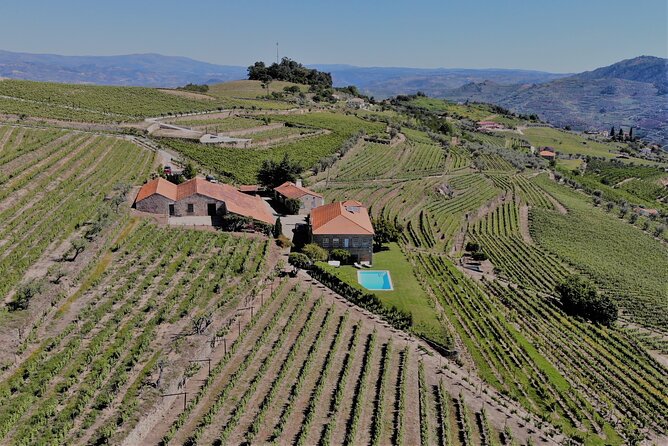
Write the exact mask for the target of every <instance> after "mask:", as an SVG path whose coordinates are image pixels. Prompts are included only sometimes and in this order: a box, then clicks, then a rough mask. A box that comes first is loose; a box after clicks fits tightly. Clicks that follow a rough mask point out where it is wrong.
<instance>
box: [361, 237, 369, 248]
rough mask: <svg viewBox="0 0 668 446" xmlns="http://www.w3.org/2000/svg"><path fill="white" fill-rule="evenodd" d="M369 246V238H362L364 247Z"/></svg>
mask: <svg viewBox="0 0 668 446" xmlns="http://www.w3.org/2000/svg"><path fill="white" fill-rule="evenodd" d="M368 247H369V239H368V238H363V239H362V248H368Z"/></svg>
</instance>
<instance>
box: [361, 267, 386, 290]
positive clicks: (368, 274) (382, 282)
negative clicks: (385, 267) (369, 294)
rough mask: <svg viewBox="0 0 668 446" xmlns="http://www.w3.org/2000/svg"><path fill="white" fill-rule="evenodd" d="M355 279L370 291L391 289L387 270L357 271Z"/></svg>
mask: <svg viewBox="0 0 668 446" xmlns="http://www.w3.org/2000/svg"><path fill="white" fill-rule="evenodd" d="M357 281H358V282H359V283H360V285H362V286H363V287H364V288H366V289H367V290H371V291H383V290H384V291H390V290H392V289H393V288H392V279H391V278H390V272H389V271H357Z"/></svg>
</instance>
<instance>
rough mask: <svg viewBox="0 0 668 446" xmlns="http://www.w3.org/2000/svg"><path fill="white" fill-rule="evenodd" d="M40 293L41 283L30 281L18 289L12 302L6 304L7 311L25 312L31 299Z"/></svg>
mask: <svg viewBox="0 0 668 446" xmlns="http://www.w3.org/2000/svg"><path fill="white" fill-rule="evenodd" d="M41 292H42V282H40V281H38V280H31V281H30V282H28V283H25V284H23V285H21V286H20V287H19V289H18V290H17V291H16V296H15V297H14V300H13V301H11V302H9V303H8V304H7V306H8V308H9V311H17V310H27V309H28V306H29V305H30V301H31V300H32V298H33V297H35V296H37V295H38V294H39V293H41Z"/></svg>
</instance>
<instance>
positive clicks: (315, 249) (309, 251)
mask: <svg viewBox="0 0 668 446" xmlns="http://www.w3.org/2000/svg"><path fill="white" fill-rule="evenodd" d="M302 252H303V253H304V254H305V255H306V256H307V257H308V258H309V259H311V261H313V262H324V261H326V260H327V258H328V257H329V254H328V253H327V250H326V249H325V248H322V247H320V246H318V245H316V244H315V243H309V244H308V245H305V246H304V247H303V248H302Z"/></svg>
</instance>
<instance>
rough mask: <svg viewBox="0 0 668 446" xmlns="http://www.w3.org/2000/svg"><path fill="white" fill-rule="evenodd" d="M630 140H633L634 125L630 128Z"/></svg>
mask: <svg viewBox="0 0 668 446" xmlns="http://www.w3.org/2000/svg"><path fill="white" fill-rule="evenodd" d="M629 141H633V127H631V128H630V129H629Z"/></svg>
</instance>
